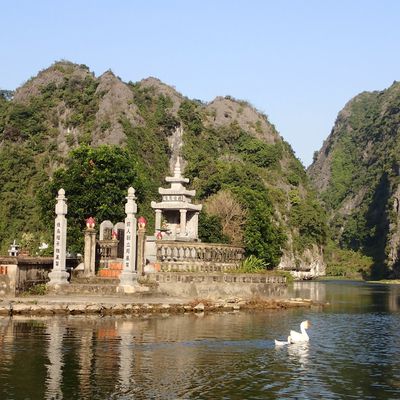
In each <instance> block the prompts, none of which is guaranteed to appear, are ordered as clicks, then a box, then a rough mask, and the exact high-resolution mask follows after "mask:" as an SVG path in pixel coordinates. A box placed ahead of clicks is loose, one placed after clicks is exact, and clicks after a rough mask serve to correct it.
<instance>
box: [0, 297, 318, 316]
mask: <svg viewBox="0 0 400 400" xmlns="http://www.w3.org/2000/svg"><path fill="white" fill-rule="evenodd" d="M321 306H323V304H320V303H315V302H313V301H311V300H308V299H267V298H253V299H241V298H237V297H236V298H227V299H220V300H217V301H210V300H207V299H192V300H188V299H180V298H172V297H152V296H148V297H137V298H132V297H127V296H109V297H104V296H102V297H96V296H81V297H73V296H68V297H61V296H58V297H57V296H29V297H15V298H8V299H1V301H0V316H7V315H59V314H65V315H69V314H71V315H79V314H82V315H85V314H98V315H110V314H138V315H140V314H149V313H185V312H223V311H238V310H264V309H265V310H266V309H277V310H278V309H287V308H293V307H321Z"/></svg>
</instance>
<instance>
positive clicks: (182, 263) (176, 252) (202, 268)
mask: <svg viewBox="0 0 400 400" xmlns="http://www.w3.org/2000/svg"><path fill="white" fill-rule="evenodd" d="M156 247H157V253H156V254H157V263H159V264H160V266H161V271H163V272H178V271H179V272H182V271H185V272H224V271H229V270H234V269H237V268H238V267H239V265H240V263H241V261H242V260H243V256H244V249H243V248H242V247H236V246H231V245H226V244H213V243H201V242H177V241H172V240H158V241H156Z"/></svg>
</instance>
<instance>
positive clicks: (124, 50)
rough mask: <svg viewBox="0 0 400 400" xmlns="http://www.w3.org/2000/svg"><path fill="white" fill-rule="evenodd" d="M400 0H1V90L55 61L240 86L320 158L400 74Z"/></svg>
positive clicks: (236, 93) (130, 77) (229, 91)
mask: <svg viewBox="0 0 400 400" xmlns="http://www.w3.org/2000/svg"><path fill="white" fill-rule="evenodd" d="M399 17H400V1H397V0H393V1H391V0H380V1H378V0H375V1H370V0H308V1H306V0H279V1H277V0H201V1H200V0H197V1H195V0H142V1H139V0H112V1H111V0H107V1H106V0H64V1H62V0H58V1H57V0H35V1H32V0H1V1H0V20H1V28H2V29H1V31H2V33H1V36H0V89H10V90H13V89H15V88H17V87H18V86H20V85H21V84H23V83H24V82H25V81H27V80H28V79H29V78H30V77H32V76H35V75H36V74H37V73H38V72H39V71H40V70H41V69H44V68H47V67H49V66H50V65H51V64H52V63H54V62H55V61H59V60H61V59H65V60H69V61H72V62H75V63H78V64H86V65H87V66H88V67H89V68H90V69H91V70H92V71H93V72H94V73H95V74H96V76H98V75H101V74H102V73H103V72H104V71H106V70H108V69H111V70H112V71H113V72H114V73H115V74H116V75H117V76H119V77H120V78H121V79H122V80H124V81H126V82H128V81H133V82H136V81H139V80H141V79H144V78H146V77H148V76H154V77H157V78H159V79H161V80H162V81H163V82H165V83H167V84H169V85H172V86H174V87H175V88H176V89H177V90H178V91H179V92H181V93H182V94H183V95H185V96H187V97H189V98H194V99H200V100H202V101H206V102H208V101H212V100H213V99H214V98H215V97H216V96H226V95H230V96H233V97H235V98H237V99H243V100H247V101H249V102H250V103H251V104H253V105H254V106H255V107H256V108H257V109H259V110H260V111H262V112H263V113H265V114H266V115H268V117H269V120H270V121H271V122H272V123H273V124H274V125H275V127H276V128H277V130H278V131H279V133H280V134H281V135H282V137H283V138H284V139H285V140H286V141H287V142H289V143H290V144H291V146H292V148H293V150H294V151H295V153H296V156H297V157H298V158H299V159H300V160H301V161H302V162H303V164H304V165H305V166H308V165H309V164H310V163H311V162H312V157H313V153H314V151H316V150H319V149H320V148H321V146H322V143H323V141H324V139H326V138H327V137H328V135H329V133H330V131H331V129H332V127H333V124H334V122H335V119H336V116H337V114H338V112H339V111H340V110H341V109H342V108H343V107H344V106H345V104H346V103H347V102H348V101H349V100H350V99H351V98H352V97H354V96H355V95H357V94H359V93H360V92H363V91H371V90H383V89H385V88H387V87H389V86H390V85H391V84H392V83H393V81H395V80H400V23H399Z"/></svg>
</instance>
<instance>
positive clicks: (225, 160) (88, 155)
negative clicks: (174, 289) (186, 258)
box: [0, 62, 327, 268]
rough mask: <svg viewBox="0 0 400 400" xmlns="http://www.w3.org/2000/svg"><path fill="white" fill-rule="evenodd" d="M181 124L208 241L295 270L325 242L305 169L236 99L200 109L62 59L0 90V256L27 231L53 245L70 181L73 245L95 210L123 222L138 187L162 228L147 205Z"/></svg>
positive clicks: (154, 83) (166, 169) (152, 84)
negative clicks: (58, 207) (61, 197)
mask: <svg viewBox="0 0 400 400" xmlns="http://www.w3.org/2000/svg"><path fill="white" fill-rule="evenodd" d="M178 127H182V128H183V143H175V150H174V151H176V149H177V148H180V147H181V146H182V147H181V150H180V154H181V156H182V157H183V160H184V167H185V171H184V174H185V176H187V177H188V178H190V180H191V186H192V187H193V188H194V189H196V190H197V196H196V199H195V201H198V202H201V203H203V204H204V205H205V207H204V212H202V213H201V214H200V227H199V233H200V236H201V238H202V239H203V240H205V241H212V242H217V241H218V242H224V243H232V244H236V245H244V247H245V248H246V253H247V254H248V255H254V256H255V257H257V259H258V260H260V265H261V264H262V265H265V266H267V267H268V268H273V267H276V266H277V265H278V263H279V261H280V259H281V256H282V254H287V255H290V257H291V259H292V260H293V262H294V263H295V264H296V265H297V263H298V261H296V260H300V259H302V257H303V253H304V251H305V250H307V249H313V248H314V247H315V246H319V247H320V246H323V245H324V244H325V243H326V239H327V228H326V216H325V213H324V211H323V209H322V208H321V206H320V205H319V203H318V201H317V200H316V196H315V193H314V192H313V191H312V190H311V189H310V186H309V183H308V178H307V176H306V173H305V171H304V168H303V166H302V165H301V163H300V162H299V161H298V160H297V159H296V158H295V156H294V153H293V151H292V149H291V148H290V146H289V145H288V144H287V143H286V142H284V141H283V140H282V139H281V138H280V136H279V134H278V133H277V131H276V130H275V128H274V126H273V125H272V124H270V123H269V121H268V119H267V117H266V116H265V115H263V114H261V113H259V112H257V110H255V109H254V108H253V107H252V106H251V105H249V104H248V103H246V102H243V101H238V100H235V99H233V98H231V97H226V98H217V99H215V100H214V101H213V102H211V103H209V104H203V103H201V102H199V101H192V100H189V99H186V98H184V97H183V96H181V95H180V94H179V93H177V92H176V91H175V90H174V89H173V88H171V87H169V86H167V85H164V84H163V83H162V82H160V81H158V80H156V79H154V78H148V79H146V80H143V81H141V82H138V83H128V84H126V83H124V82H122V81H121V80H120V79H119V78H118V77H116V76H115V75H114V74H112V73H111V72H109V71H108V72H106V73H105V74H103V75H102V76H100V77H98V78H96V77H95V76H94V75H93V74H92V73H91V72H90V71H89V70H88V68H87V67H86V66H83V65H75V64H72V63H69V62H59V63H56V64H54V65H53V66H51V67H50V68H48V69H46V70H44V71H41V72H40V73H39V74H38V76H37V77H34V78H32V79H31V80H29V81H28V82H27V83H26V84H25V85H23V86H22V87H21V88H19V89H17V90H16V92H15V93H14V96H13V98H12V99H11V98H10V96H8V97H7V98H6V97H5V96H0V185H1V186H0V187H1V191H0V249H1V250H2V252H3V253H4V252H5V250H6V248H7V247H8V245H9V244H10V243H11V242H12V240H13V239H14V238H16V239H17V240H21V238H22V234H24V233H25V234H29V235H30V236H29V237H34V238H35V240H36V241H37V242H39V240H41V241H47V242H50V243H51V242H52V233H53V232H52V223H51V220H52V217H53V215H52V213H53V209H54V203H55V201H54V199H55V197H56V195H57V190H58V189H59V188H60V187H61V186H63V187H64V189H65V190H66V197H67V198H68V207H69V212H68V219H69V221H68V224H69V236H68V246H69V248H70V250H75V251H77V250H81V243H82V241H81V232H82V229H83V227H84V220H85V218H87V217H88V216H90V215H91V216H94V217H95V218H96V219H97V221H98V222H100V221H101V220H103V219H110V220H112V221H113V222H117V220H122V219H123V217H124V214H123V213H124V203H125V199H124V197H125V195H126V190H127V189H128V187H129V186H131V185H133V186H134V187H135V189H136V191H137V195H138V208H139V213H140V214H142V215H144V216H145V217H146V218H147V219H148V220H149V227H151V226H153V221H154V219H153V218H154V216H153V212H152V210H151V208H150V201H151V200H157V199H158V198H159V195H158V192H157V188H158V187H159V186H165V182H164V177H165V176H167V175H170V165H169V161H170V158H171V156H172V147H171V143H172V142H174V141H176V140H178V141H179V138H178V139H177V138H176V137H175V136H174V134H175V132H176V129H177V128H178ZM227 204H229V205H230V206H231V208H229V210H231V212H230V213H227V212H226V210H227V208H226V207H225V208H224V206H225V205H227ZM150 229H151V228H150ZM149 233H152V232H149ZM299 262H300V261H299Z"/></svg>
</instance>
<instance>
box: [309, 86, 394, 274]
mask: <svg viewBox="0 0 400 400" xmlns="http://www.w3.org/2000/svg"><path fill="white" fill-rule="evenodd" d="M399 150H400V84H399V83H397V82H395V83H393V85H392V86H391V87H389V88H388V89H386V90H383V91H380V92H371V93H369V92H368V93H367V92H365V93H361V94H360V95H358V96H356V97H355V98H354V99H352V100H351V101H350V102H349V103H348V104H346V106H345V107H344V109H343V110H342V111H341V112H340V113H339V115H338V117H337V120H336V122H335V125H334V127H333V129H332V132H331V134H330V136H329V137H328V138H327V139H326V140H325V142H324V144H323V146H322V148H321V150H320V151H319V152H318V153H317V154H316V156H315V159H314V162H313V164H312V165H311V166H310V168H309V170H308V175H309V177H310V178H311V180H312V181H313V183H314V185H315V186H316V187H317V189H318V191H319V192H320V193H321V198H322V199H323V200H324V202H325V204H326V206H327V208H328V210H329V212H330V222H331V226H332V228H333V230H334V232H335V235H336V238H337V240H338V241H339V243H340V244H341V246H342V247H344V248H350V249H355V250H361V251H362V252H363V253H364V254H366V255H368V256H371V257H372V258H373V260H374V264H375V265H374V268H375V272H376V273H377V274H378V275H384V274H392V275H398V274H399V250H400V247H399V243H400V234H399V232H400V231H399V229H400V228H399V206H398V205H399V193H400V187H399V184H400V178H399V161H400V156H399Z"/></svg>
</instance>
